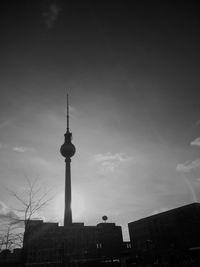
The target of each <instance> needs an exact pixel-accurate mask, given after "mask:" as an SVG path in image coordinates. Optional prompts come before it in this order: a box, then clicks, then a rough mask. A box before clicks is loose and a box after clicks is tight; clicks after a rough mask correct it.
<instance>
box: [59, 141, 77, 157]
mask: <svg viewBox="0 0 200 267" xmlns="http://www.w3.org/2000/svg"><path fill="white" fill-rule="evenodd" d="M75 152H76V148H75V146H74V145H73V144H72V143H71V142H70V143H66V142H65V143H64V144H63V145H62V146H61V148H60V153H61V155H62V156H63V157H65V158H67V157H70V158H71V157H73V156H74V154H75Z"/></svg>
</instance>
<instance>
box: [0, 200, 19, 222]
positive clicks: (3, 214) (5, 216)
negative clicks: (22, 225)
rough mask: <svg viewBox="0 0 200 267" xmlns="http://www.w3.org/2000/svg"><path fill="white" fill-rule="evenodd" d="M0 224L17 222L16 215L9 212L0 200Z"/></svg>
mask: <svg viewBox="0 0 200 267" xmlns="http://www.w3.org/2000/svg"><path fill="white" fill-rule="evenodd" d="M0 222H9V223H15V222H19V217H18V215H17V214H16V213H15V212H14V211H12V210H10V209H9V208H8V207H7V206H6V204H5V203H4V202H3V201H1V200H0Z"/></svg>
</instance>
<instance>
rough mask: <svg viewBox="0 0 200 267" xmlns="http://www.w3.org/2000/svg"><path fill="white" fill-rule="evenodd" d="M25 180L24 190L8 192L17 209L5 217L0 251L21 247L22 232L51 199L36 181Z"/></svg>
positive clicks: (0, 236) (1, 232)
mask: <svg viewBox="0 0 200 267" xmlns="http://www.w3.org/2000/svg"><path fill="white" fill-rule="evenodd" d="M26 180H27V187H26V188H25V190H23V191H21V192H15V191H11V190H9V193H10V195H11V196H12V197H13V198H14V200H15V204H16V206H17V207H16V208H14V209H13V210H12V212H8V213H7V214H6V215H5V222H4V227H3V225H1V230H0V250H2V249H13V248H16V247H22V245H23V238H24V232H25V231H26V229H27V227H28V223H29V221H30V220H32V219H36V218H37V219H38V218H40V216H39V211H41V210H42V208H44V206H46V205H47V204H48V203H49V202H50V200H51V199H52V197H49V193H50V192H49V191H44V190H43V188H42V187H41V185H40V184H39V182H38V180H34V181H33V182H31V181H30V180H29V179H28V178H26ZM16 201H17V202H16Z"/></svg>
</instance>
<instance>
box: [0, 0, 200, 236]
mask: <svg viewBox="0 0 200 267" xmlns="http://www.w3.org/2000/svg"><path fill="white" fill-rule="evenodd" d="M72 2H73V3H72ZM95 2H96V1H80V3H78V1H71V2H70V1H64V0H63V1H51V0H49V1H44V0H41V1H31V0H29V1H15V2H14V1H13V3H11V2H8V1H4V4H2V8H1V11H0V12H1V14H0V20H1V26H3V27H1V44H0V47H1V59H0V93H1V94H0V96H1V97H0V215H1V216H0V217H2V218H3V216H4V215H6V214H7V213H8V212H10V211H11V210H12V209H14V207H15V202H14V201H13V198H12V197H11V196H10V194H8V190H7V189H8V188H9V189H12V190H15V191H17V192H21V191H22V189H23V188H24V187H25V186H26V179H25V177H28V178H29V179H30V180H34V179H36V178H37V179H38V180H39V182H40V183H41V186H42V187H43V188H49V189H50V190H51V192H52V193H53V195H54V196H55V197H54V199H53V200H52V202H51V204H50V205H49V206H48V207H47V208H46V209H44V210H43V212H42V213H41V214H39V215H41V216H42V217H43V218H44V219H45V220H51V221H59V222H60V223H62V220H63V202H64V200H63V194H64V159H63V158H62V157H61V155H60V153H59V149H60V146H61V144H62V143H63V140H64V136H63V135H64V132H65V130H66V92H68V93H69V97H70V129H71V131H72V133H73V143H74V144H75V146H76V150H77V152H76V154H75V156H74V157H73V159H72V191H73V218H74V221H83V222H85V224H86V225H94V224H97V223H98V222H101V217H102V216H103V215H107V216H108V221H109V222H116V223H117V224H119V225H122V226H123V229H124V238H125V239H127V238H128V235H127V227H126V226H127V223H128V222H131V221H133V220H137V219H140V218H142V217H145V216H148V215H151V214H155V213H158V212H161V211H164V210H167V209H171V208H174V207H178V206H181V205H184V204H188V203H192V202H195V201H199V200H200V105H199V100H200V90H199V85H200V75H199V70H200V63H199V62H200V55H199V51H200V49H199V47H200V34H199V32H200V22H199V8H198V6H197V5H195V4H194V2H193V1H188V3H187V4H184V2H180V1H173V2H172V1H164V2H163V1H131V2H132V5H130V4H125V3H123V1H120V2H119V1H118V2H117V1H116V2H115V3H114V1H105V2H103V1H99V3H95ZM147 2H148V3H147Z"/></svg>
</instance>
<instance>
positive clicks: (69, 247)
mask: <svg viewBox="0 0 200 267" xmlns="http://www.w3.org/2000/svg"><path fill="white" fill-rule="evenodd" d="M122 244H123V241H122V231H121V227H120V226H116V225H115V224H114V223H99V224H98V225H96V226H84V224H83V223H73V224H72V225H71V226H69V227H65V226H58V224H57V223H44V222H43V221H40V220H38V221H30V222H29V226H28V230H27V231H26V235H25V248H26V266H38V267H39V266H44V264H48V266H67V263H68V265H69V264H70V266H82V265H83V264H86V263H90V262H94V261H98V262H103V261H106V260H107V261H108V260H110V261H113V262H114V261H119V259H120V252H121V248H122ZM65 264H66V265H65Z"/></svg>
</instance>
